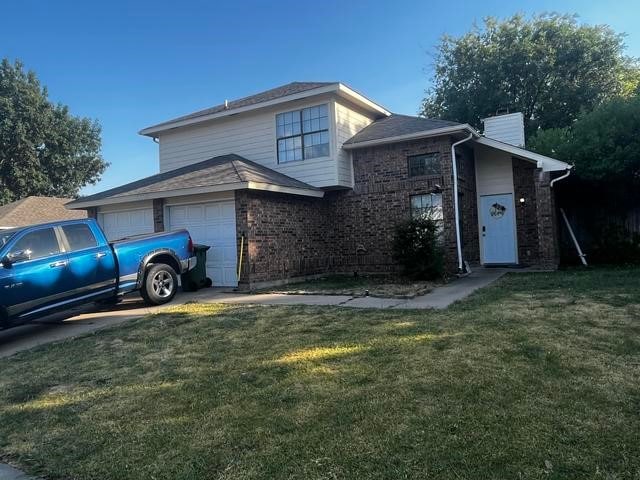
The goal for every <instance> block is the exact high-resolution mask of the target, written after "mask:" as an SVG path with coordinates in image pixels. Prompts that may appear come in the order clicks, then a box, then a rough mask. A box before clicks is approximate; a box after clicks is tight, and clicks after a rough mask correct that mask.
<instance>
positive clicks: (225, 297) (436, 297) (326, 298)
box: [191, 268, 509, 309]
mask: <svg viewBox="0 0 640 480" xmlns="http://www.w3.org/2000/svg"><path fill="white" fill-rule="evenodd" d="M508 271H509V270H507V269H504V268H480V269H478V270H476V271H474V272H473V273H471V274H470V275H468V276H466V277H462V278H459V279H457V280H455V281H452V282H451V283H449V284H447V285H443V286H441V287H437V288H435V289H434V290H433V291H431V292H429V293H427V294H426V295H422V296H419V297H415V298H412V299H407V300H405V299H396V298H377V297H351V296H348V295H286V294H279V293H267V294H239V293H228V292H222V291H216V290H215V289H213V290H201V291H199V292H196V293H193V294H191V298H192V300H194V301H198V302H201V303H227V304H260V305H333V306H339V307H352V308H395V309H429V308H433V309H443V308H447V307H448V306H449V305H451V304H452V303H454V302H457V301H458V300H462V299H464V298H466V297H468V296H469V295H471V294H472V293H473V292H475V291H476V290H478V289H479V288H483V287H486V286H487V285H490V284H491V283H493V282H495V281H496V280H498V279H499V278H500V277H502V276H503V275H504V274H505V273H507V272H508Z"/></svg>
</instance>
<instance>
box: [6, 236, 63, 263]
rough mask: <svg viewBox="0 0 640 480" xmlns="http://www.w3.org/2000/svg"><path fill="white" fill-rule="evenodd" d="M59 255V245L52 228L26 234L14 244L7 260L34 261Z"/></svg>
mask: <svg viewBox="0 0 640 480" xmlns="http://www.w3.org/2000/svg"><path fill="white" fill-rule="evenodd" d="M56 253H60V245H59V244H58V239H57V237H56V234H55V232H54V231H53V228H43V229H42V230H36V231H35V232H31V233H27V234H26V235H25V236H24V237H22V238H21V239H20V240H18V241H17V242H16V244H15V245H14V246H13V248H12V249H11V253H9V258H10V259H11V258H16V261H20V260H35V259H37V258H43V257H48V256H50V255H55V254H56Z"/></svg>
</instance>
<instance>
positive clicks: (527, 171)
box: [512, 158, 540, 265]
mask: <svg viewBox="0 0 640 480" xmlns="http://www.w3.org/2000/svg"><path fill="white" fill-rule="evenodd" d="M512 162H513V189H514V194H515V195H514V201H515V205H516V226H517V232H518V260H519V262H520V263H521V264H525V265H538V264H539V263H540V245H539V237H538V216H537V215H538V213H537V212H538V209H537V203H538V202H537V197H536V186H535V182H534V175H535V174H536V165H535V164H534V163H531V162H528V161H526V160H521V159H518V158H514V159H513V160H512ZM521 198H524V203H521V202H520V199H521Z"/></svg>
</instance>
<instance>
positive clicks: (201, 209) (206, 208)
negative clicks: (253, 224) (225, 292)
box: [169, 200, 238, 287]
mask: <svg viewBox="0 0 640 480" xmlns="http://www.w3.org/2000/svg"><path fill="white" fill-rule="evenodd" d="M169 224H170V229H171V230H177V229H180V228H186V229H187V230H189V233H190V234H191V238H192V239H193V242H194V243H201V244H204V245H209V246H210V247H211V249H210V250H209V251H208V252H207V276H208V277H209V278H211V279H212V280H213V285H214V286H225V287H235V286H236V285H237V284H238V280H237V278H236V207H235V201H234V200H231V201H223V202H212V203H198V204H194V205H175V206H171V207H169Z"/></svg>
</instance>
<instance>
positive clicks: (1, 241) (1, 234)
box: [0, 229, 18, 248]
mask: <svg viewBox="0 0 640 480" xmlns="http://www.w3.org/2000/svg"><path fill="white" fill-rule="evenodd" d="M16 233H18V230H16V229H11V230H0V248H2V247H4V246H5V245H6V244H7V242H8V241H9V240H11V237H13V236H14V235H15V234H16Z"/></svg>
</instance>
